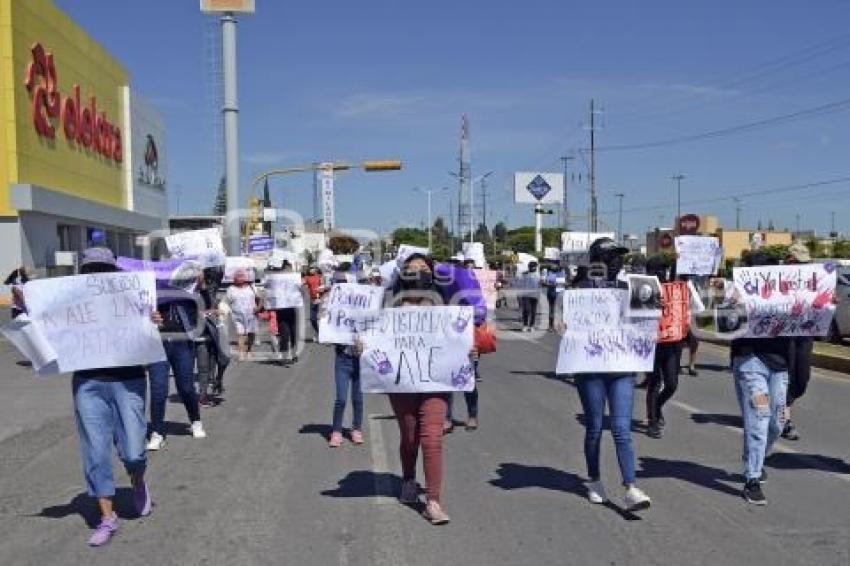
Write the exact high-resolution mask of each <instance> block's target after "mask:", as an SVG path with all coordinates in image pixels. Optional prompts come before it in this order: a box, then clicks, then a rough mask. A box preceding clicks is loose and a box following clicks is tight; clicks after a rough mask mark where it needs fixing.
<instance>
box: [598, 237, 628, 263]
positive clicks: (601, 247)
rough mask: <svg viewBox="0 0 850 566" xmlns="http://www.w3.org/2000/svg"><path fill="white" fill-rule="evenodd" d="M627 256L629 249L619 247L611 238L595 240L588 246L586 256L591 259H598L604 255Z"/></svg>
mask: <svg viewBox="0 0 850 566" xmlns="http://www.w3.org/2000/svg"><path fill="white" fill-rule="evenodd" d="M611 253H614V254H627V253H629V248H626V247H623V246H621V245H619V244H618V243H617V242H615V241H614V240H612V239H611V238H597V239H596V240H594V241H593V243H592V244H590V248H589V249H588V255H589V256H590V258H591V259H594V258H600V257H602V256H603V255H605V254H611Z"/></svg>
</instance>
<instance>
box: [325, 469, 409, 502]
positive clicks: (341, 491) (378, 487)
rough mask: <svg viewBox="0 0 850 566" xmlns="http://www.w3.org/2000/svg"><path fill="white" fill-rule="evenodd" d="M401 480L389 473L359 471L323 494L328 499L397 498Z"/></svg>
mask: <svg viewBox="0 0 850 566" xmlns="http://www.w3.org/2000/svg"><path fill="white" fill-rule="evenodd" d="M400 490H401V478H399V477H398V476H397V475H395V474H391V473H388V472H380V473H378V472H373V471H371V470H368V471H367V470H358V471H356V472H351V473H349V474H348V475H347V476H345V477H344V478H343V479H341V480H339V486H337V488H336V489H329V490H326V491H323V492H321V493H322V495H324V496H326V497H345V498H347V497H380V496H383V497H397V496H398V493H399V491H400Z"/></svg>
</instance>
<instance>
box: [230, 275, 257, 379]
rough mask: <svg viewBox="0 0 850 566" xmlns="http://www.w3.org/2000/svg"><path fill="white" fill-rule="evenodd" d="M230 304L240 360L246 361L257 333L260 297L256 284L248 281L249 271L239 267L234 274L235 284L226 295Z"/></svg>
mask: <svg viewBox="0 0 850 566" xmlns="http://www.w3.org/2000/svg"><path fill="white" fill-rule="evenodd" d="M225 297H226V298H227V302H228V303H229V304H230V317H231V320H233V326H234V328H235V329H236V343H237V347H238V348H239V361H240V362H244V361H245V360H246V359H247V356H248V354H249V353H250V352H251V348H252V347H253V346H254V339H255V337H256V334H257V326H258V322H257V312H258V311H259V299H258V296H257V290H256V289H254V285H253V284H251V283H250V282H249V281H248V273H247V272H246V271H245V270H244V269H239V270H237V271H236V273H234V275H233V284H232V285H231V286H230V287H228V289H227V293H226V295H225Z"/></svg>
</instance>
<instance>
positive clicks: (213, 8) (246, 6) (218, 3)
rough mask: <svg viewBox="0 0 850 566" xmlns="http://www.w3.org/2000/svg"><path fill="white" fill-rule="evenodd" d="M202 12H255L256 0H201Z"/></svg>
mask: <svg viewBox="0 0 850 566" xmlns="http://www.w3.org/2000/svg"><path fill="white" fill-rule="evenodd" d="M201 12H204V13H207V14H212V13H219V12H239V13H243V14H253V13H254V0H201Z"/></svg>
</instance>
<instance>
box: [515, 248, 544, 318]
mask: <svg viewBox="0 0 850 566" xmlns="http://www.w3.org/2000/svg"><path fill="white" fill-rule="evenodd" d="M518 287H519V289H520V292H521V293H522V294H521V295H520V298H519V300H520V309H521V310H522V331H523V332H531V331H532V330H534V327H535V325H536V324H537V301H538V299H539V297H540V274H539V273H538V272H537V262H536V261H531V262H529V263H528V271H527V272H525V273H523V274H521V275H520V276H519V281H518Z"/></svg>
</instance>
